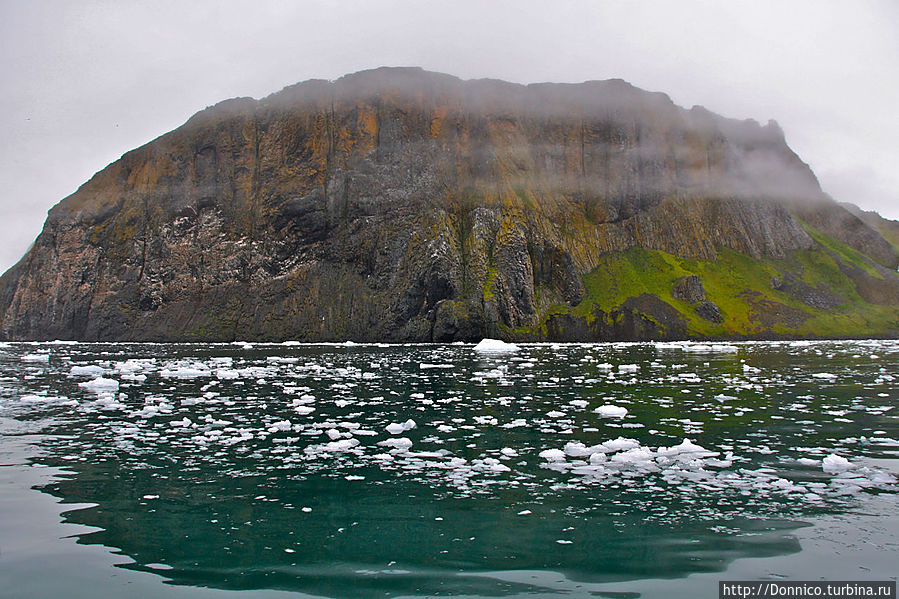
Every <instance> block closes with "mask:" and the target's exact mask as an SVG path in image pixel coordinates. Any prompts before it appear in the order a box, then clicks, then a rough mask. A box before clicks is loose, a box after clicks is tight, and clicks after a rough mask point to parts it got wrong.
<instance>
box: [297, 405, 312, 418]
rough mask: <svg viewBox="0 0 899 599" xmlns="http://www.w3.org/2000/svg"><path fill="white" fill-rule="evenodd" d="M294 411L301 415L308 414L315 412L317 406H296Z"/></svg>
mask: <svg viewBox="0 0 899 599" xmlns="http://www.w3.org/2000/svg"><path fill="white" fill-rule="evenodd" d="M293 411H294V412H296V413H297V414H299V415H300V416H307V415H309V414H311V413H312V412H314V411H315V408H313V407H312V406H296V407H295V408H294V409H293Z"/></svg>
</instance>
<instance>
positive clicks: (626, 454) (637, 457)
mask: <svg viewBox="0 0 899 599" xmlns="http://www.w3.org/2000/svg"><path fill="white" fill-rule="evenodd" d="M611 459H612V461H613V462H615V463H618V464H632V465H640V464H643V463H645V462H650V461H652V459H653V453H652V450H651V449H649V448H648V447H635V448H633V449H628V450H627V451H622V452H620V453H616V454H615V455H613V456H612V458H611Z"/></svg>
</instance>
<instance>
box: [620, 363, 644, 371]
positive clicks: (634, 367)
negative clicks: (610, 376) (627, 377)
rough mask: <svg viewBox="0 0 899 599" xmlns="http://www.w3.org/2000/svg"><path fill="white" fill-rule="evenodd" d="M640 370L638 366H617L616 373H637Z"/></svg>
mask: <svg viewBox="0 0 899 599" xmlns="http://www.w3.org/2000/svg"><path fill="white" fill-rule="evenodd" d="M638 370H640V365H639V364H619V365H618V372H637V371H638Z"/></svg>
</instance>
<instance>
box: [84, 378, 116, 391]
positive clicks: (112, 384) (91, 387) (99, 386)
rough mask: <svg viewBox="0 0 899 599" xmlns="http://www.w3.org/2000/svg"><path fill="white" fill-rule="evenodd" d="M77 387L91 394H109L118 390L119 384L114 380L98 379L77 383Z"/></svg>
mask: <svg viewBox="0 0 899 599" xmlns="http://www.w3.org/2000/svg"><path fill="white" fill-rule="evenodd" d="M78 386H79V387H81V388H82V389H85V390H86V391H90V392H92V393H110V392H113V393H114V392H116V391H118V390H119V382H118V381H117V380H115V379H107V378H103V377H102V376H101V377H98V378H95V379H93V380H90V381H86V382H84V383H78Z"/></svg>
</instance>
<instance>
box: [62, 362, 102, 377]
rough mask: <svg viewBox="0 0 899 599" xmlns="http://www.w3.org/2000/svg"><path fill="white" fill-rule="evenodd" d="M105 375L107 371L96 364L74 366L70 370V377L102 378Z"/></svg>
mask: <svg viewBox="0 0 899 599" xmlns="http://www.w3.org/2000/svg"><path fill="white" fill-rule="evenodd" d="M103 374H106V369H105V368H103V367H102V366H97V365H96V364H90V365H88V366H72V368H71V369H70V370H69V376H101V375H103Z"/></svg>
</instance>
